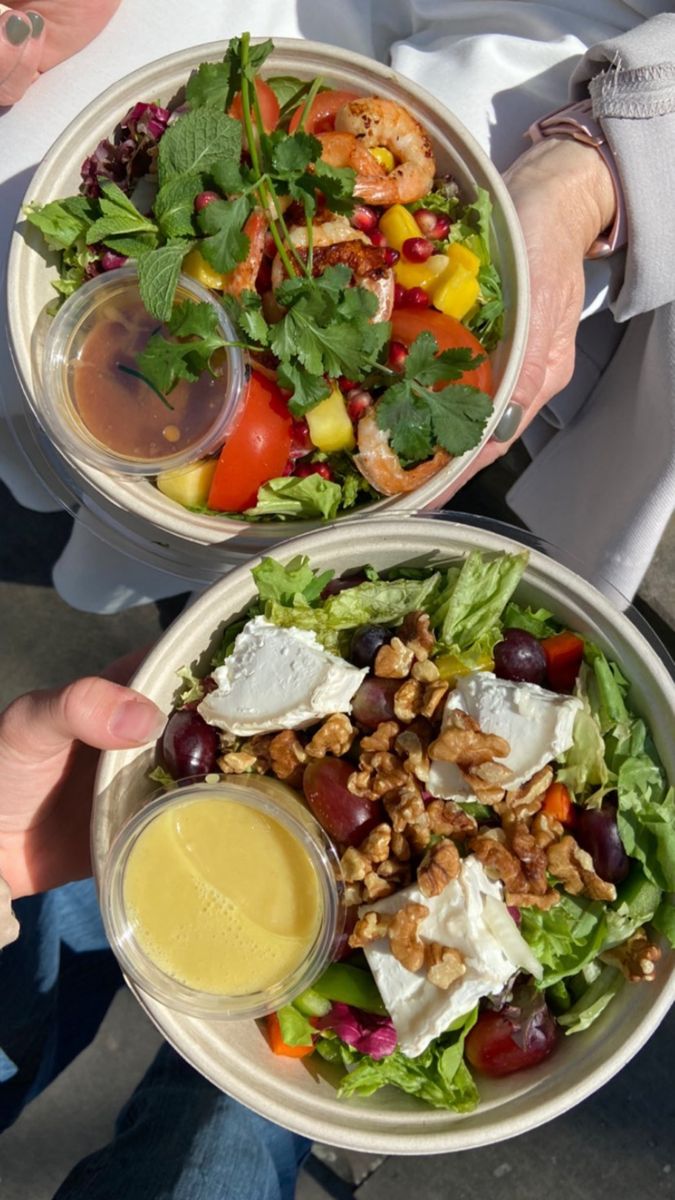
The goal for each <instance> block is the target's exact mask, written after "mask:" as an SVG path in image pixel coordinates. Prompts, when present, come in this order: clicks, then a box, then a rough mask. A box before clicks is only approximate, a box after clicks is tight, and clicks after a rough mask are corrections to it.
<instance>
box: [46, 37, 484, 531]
mask: <svg viewBox="0 0 675 1200" xmlns="http://www.w3.org/2000/svg"><path fill="white" fill-rule="evenodd" d="M272 50H273V43H272V42H271V41H265V42H257V43H253V42H251V41H250V38H249V36H248V34H244V35H243V36H242V37H241V38H234V39H232V41H231V42H230V44H229V48H228V51H227V53H226V55H225V57H224V59H223V61H222V62H216V63H209V62H207V63H202V64H201V65H200V66H199V67H198V68H197V69H196V70H195V71H194V72H193V74H192V75H191V76H190V78H189V79H188V80H187V81H186V86H185V88H183V89H181V92H180V93H179V94H178V95H177V96H176V97H175V98H174V100H172V101H171V102H170V103H169V104H168V105H167V106H166V107H163V106H161V105H158V104H156V103H155V102H151V101H145V100H143V101H139V102H138V103H137V104H135V105H134V106H133V107H132V108H131V109H130V111H129V112H128V113H127V114H126V115H125V116H123V117H122V119H121V120H120V123H119V124H118V125H117V127H116V128H115V130H114V133H113V134H112V136H111V137H110V138H106V139H104V140H103V141H102V142H101V143H100V144H99V145H98V146H97V147H96V149H95V150H94V151H93V153H92V154H90V155H89V156H88V157H87V158H86V159H85V161H84V162H83V165H82V172H81V174H82V183H81V187H80V191H79V194H78V195H76V196H70V197H67V198H65V199H59V200H54V201H52V202H50V203H48V204H44V205H35V204H28V205H27V206H26V207H25V210H24V215H25V217H26V220H27V221H28V222H29V223H30V224H31V225H34V226H36V227H37V228H38V229H39V230H40V231H41V233H42V235H43V237H44V240H45V242H46V245H47V247H48V248H49V249H50V250H52V251H56V252H57V254H58V257H59V278H58V279H57V280H56V282H55V287H56V289H57V291H58V293H59V296H60V297H67V296H69V295H71V294H72V293H73V292H75V291H77V290H78V289H79V288H80V287H81V286H82V285H83V284H84V283H86V282H87V280H89V279H92V278H95V277H97V276H99V275H101V274H103V273H105V272H108V271H114V270H116V269H117V268H118V267H120V266H122V265H123V264H125V263H127V262H129V261H131V262H133V263H136V264H137V269H138V285H139V291H140V298H141V300H142V302H143V305H144V306H145V309H146V310H147V313H148V314H150V316H151V317H152V318H153V322H154V323H155V327H154V331H153V332H152V333H151V335H150V336H149V337H148V335H147V332H146V340H145V344H144V345H143V346H142V348H141V349H140V350H138V349H137V348H136V349H135V350H134V355H135V357H133V358H132V359H131V360H130V361H129V362H127V361H126V359H124V361H123V362H118V363H117V364H116V365H117V367H118V368H119V370H118V371H115V363H114V362H113V363H112V364H111V366H110V371H111V373H114V374H115V383H116V386H117V388H123V389H127V390H129V391H131V392H133V394H134V396H135V397H136V399H137V401H138V404H141V403H143V404H147V405H154V406H157V405H160V406H161V405H164V406H165V407H168V408H171V407H172V399H171V397H172V393H174V389H176V388H177V387H178V390H179V392H180V390H181V387H182V389H183V390H184V389H185V381H187V382H189V383H192V382H194V381H196V380H197V379H199V378H201V376H203V375H204V374H206V378H207V379H208V378H209V373H210V374H211V376H213V377H214V378H215V379H217V378H218V375H219V371H222V369H223V368H222V364H223V361H224V360H223V355H224V354H226V353H227V348H228V345H232V343H228V342H227V341H226V339H225V336H224V334H223V332H222V329H221V328H220V326H219V324H218V319H217V317H218V314H217V311H216V310H214V308H213V306H212V305H210V304H209V303H206V302H203V303H196V302H192V303H189V305H188V303H187V302H183V303H181V304H178V303H177V302H176V289H177V287H178V284H179V275H180V273H181V272H182V273H184V274H185V275H188V276H191V277H192V278H194V279H196V280H197V281H198V282H199V283H201V284H202V285H203V286H204V287H206V288H208V289H209V290H210V291H211V292H212V293H213V295H214V297H216V298H217V299H218V301H219V302H221V303H222V304H223V306H224V307H225V309H226V310H227V313H228V315H229V317H230V318H231V321H232V323H233V326H234V328H235V330H236V338H237V342H236V344H237V345H238V346H240V347H241V348H243V349H244V351H245V353H246V355H247V356H248V365H249V372H248V380H247V385H246V388H245V390H244V394H243V395H242V397H241V400H240V406H239V415H238V418H237V419H236V421H235V424H234V427H233V428H232V429H231V431H230V432H229V434H228V436H227V438H226V440H225V443H224V445H223V447H222V449H221V450H220V452H219V453H218V454H216V455H213V456H210V457H207V458H205V459H200V460H199V461H197V462H195V463H193V464H192V465H191V466H188V467H181V468H180V469H174V470H170V471H165V472H161V473H159V474H158V475H156V477H155V479H156V484H157V486H158V488H159V489H160V490H161V491H162V492H163V493H164V494H165V495H166V496H168V497H169V498H170V499H172V500H174V501H176V502H178V503H180V504H182V505H184V506H185V507H187V508H190V509H192V510H195V511H198V512H206V513H213V514H219V513H220V514H225V515H228V516H236V517H239V518H242V519H245V520H254V521H255V520H268V519H270V518H273V519H289V518H294V517H295V518H303V519H306V518H315V519H316V518H325V519H332V518H334V517H335V516H336V514H337V513H338V512H340V511H344V510H346V509H350V508H352V507H354V506H355V505H359V504H362V503H367V502H369V501H372V500H374V499H377V498H378V497H380V496H382V495H385V496H395V495H398V494H401V493H405V492H409V491H412V490H414V489H415V488H417V487H419V486H421V485H422V484H424V483H425V482H427V481H428V480H429V479H430V478H432V477H433V475H435V474H436V473H437V472H438V471H439V470H441V468H442V467H443V466H445V465H446V463H448V461H449V460H450V458H451V457H453V456H459V455H462V454H464V453H465V452H466V451H468V450H470V449H472V448H474V447H475V446H477V445H478V444H479V442H480V440H481V436H482V433H483V430H484V428H485V425H486V422H487V420H488V417H489V415H490V413H491V410H492V402H491V399H490V397H491V394H492V390H493V386H492V373H491V366H490V361H489V358H488V354H489V352H490V351H491V350H492V349H493V348H494V347H495V345H496V344H497V343H498V341H499V340H500V338H501V336H502V329H503V301H502V290H501V282H500V278H499V274H498V271H497V269H496V267H495V264H494V261H493V253H492V247H491V242H490V213H491V204H490V198H489V196H488V194H487V192H485V191H484V190H483V189H480V188H478V189H477V191H476V195H475V196H473V197H470V198H467V197H461V196H460V194H459V189H458V187H457V184H456V182H455V181H454V180H453V179H452V178H451V177H449V176H444V177H439V175H438V174H437V166H436V161H435V156H434V151H433V148H432V145H431V142H430V140H429V137H428V135H427V133H426V131H425V130H424V129H423V128H422V126H421V125H420V124H419V122H418V121H417V120H416V118H415V117H414V116H413V115H412V114H411V113H410V112H409V111H408V109H407V108H406V107H405V105H403V104H401V103H396V102H394V101H392V100H389V99H386V98H384V97H381V96H373V95H371V96H362V95H357V94H356V93H355V92H351V91H344V90H342V89H340V88H335V87H332V86H331V84H330V80H326V79H323V78H320V77H316V78H314V79H311V80H301V79H295V78H290V77H288V76H275V75H271V74H270V75H267V76H266V77H265V78H263V77H262V75H261V69H262V68H263V67H264V65H265V63H266V61H267V59H268V56H269V55H270V53H271V52H272ZM111 320H112V318H111ZM115 321H116V325H119V324H120V321H119V318H116V319H115ZM123 323H124V322H123V321H122V324H123ZM99 333H100V331H99ZM114 334H119V330H118V329H111V330H110V338H106V337H105V336H103V339H102V340H103V341H104V342H106V341H107V342H110V341H111V338H112V340H113V341H114V337H113V335H114ZM118 357H119V356H118ZM120 372H121V373H120ZM179 385H180V386H179ZM211 391H213V389H211ZM176 394H178V393H176ZM120 403H121V401H120ZM159 415H160V416H161V417H162V421H161V424H162V425H163V426H164V424H165V422H166V421H168V423H166V430H167V431H168V432H166V437H167V438H168V439H169V442H170V444H167V446H166V447H165V451H166V452H167V453H168V452H169V451H171V453H174V452H178V451H180V450H181V449H182V448H183V446H182V444H181V438H183V437H185V436H186V435H185V434H184V432H183V430H182V428H181V427H180V422H178V423H177V422H176V421H172V420H170V419H168V418H166V417H165V414H164V412H163V409H162V408H160V410H159ZM187 445H188V446H189V443H187ZM153 457H157V452H156V451H153Z"/></svg>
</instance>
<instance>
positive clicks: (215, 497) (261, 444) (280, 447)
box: [208, 371, 293, 512]
mask: <svg viewBox="0 0 675 1200" xmlns="http://www.w3.org/2000/svg"><path fill="white" fill-rule="evenodd" d="M292 427H293V420H292V418H291V415H290V413H289V411H288V406H287V404H286V402H285V400H284V399H283V397H282V395H281V392H280V390H279V388H278V386H277V384H276V383H274V381H273V380H271V379H266V378H265V377H264V376H263V375H260V374H259V373H258V372H257V371H254V372H253V374H252V375H251V378H250V380H249V382H248V387H247V389H246V395H245V397H244V402H243V404H242V406H241V411H240V413H239V417H238V418H237V423H236V425H235V426H234V429H233V430H232V432H231V433H230V434H229V436H228V439H227V441H226V442H225V445H224V446H223V448H222V450H221V452H220V458H219V459H218V465H217V467H216V472H215V475H214V476H213V481H212V483H211V488H210V490H209V498H208V506H209V508H213V509H216V511H218V512H243V511H244V509H245V508H251V506H252V505H253V504H255V501H256V496H257V494H258V488H259V487H260V485H261V484H262V483H267V480H268V479H276V478H277V476H278V475H281V474H282V472H283V470H284V467H285V466H286V463H287V462H288V455H289V452H290V449H291V430H292Z"/></svg>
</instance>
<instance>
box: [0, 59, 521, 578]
mask: <svg viewBox="0 0 675 1200" xmlns="http://www.w3.org/2000/svg"><path fill="white" fill-rule="evenodd" d="M275 46H276V49H275V51H274V53H273V55H272V56H271V58H270V59H269V60H268V62H267V63H266V64H265V71H264V74H293V75H297V76H301V77H304V78H312V77H313V76H315V75H317V74H321V75H324V76H325V77H326V78H327V79H328V80H330V81H332V82H333V83H335V84H336V85H337V86H338V87H342V88H351V89H353V90H355V91H360V92H363V93H367V92H369V91H372V92H373V93H377V94H379V95H382V96H386V97H389V98H391V99H393V100H399V101H401V102H402V103H404V104H405V105H406V106H407V107H408V109H409V110H410V111H411V112H412V113H413V114H414V115H415V116H416V117H417V118H418V119H419V120H420V121H421V122H422V124H423V125H424V127H425V129H426V130H427V131H428V132H429V134H430V136H431V139H432V141H433V143H434V147H435V150H436V153H437V158H438V167H439V171H441V172H443V171H448V170H451V171H452V172H453V174H454V175H455V177H456V179H457V181H458V183H459V185H460V188H461V190H462V193H463V194H464V195H466V196H467V197H471V196H473V195H474V194H475V188H476V186H477V185H479V186H481V187H484V188H487V189H488V191H489V192H490V195H491V197H492V201H493V208H494V216H493V233H494V242H495V246H496V249H497V255H496V259H497V263H498V265H499V267H500V270H501V273H502V277H503V281H504V296H505V301H506V322H505V337H504V340H503V341H502V343H501V344H500V346H499V347H498V348H497V350H496V351H495V353H494V355H493V356H492V362H493V372H494V377H495V384H496V391H495V397H494V409H493V413H492V416H491V418H490V420H489V422H488V425H487V427H486V430H485V435H484V438H487V437H489V436H490V434H491V433H492V431H493V429H494V428H495V427H496V425H497V422H498V421H499V418H500V417H501V416H502V415H503V413H504V410H505V408H506V405H507V403H508V400H509V398H510V396H511V394H512V391H513V388H514V385H515V382H516V379H517V376H518V371H519V368H520V365H521V362H522V356H523V352H524V346H525V338H526V332H527V321H528V269H527V260H526V255H525V249H524V245H523V241H522V235H521V232H520V227H519V224H518V220H517V217H516V215H515V211H514V209H513V205H512V203H511V200H510V198H509V195H508V192H507V191H506V188H505V186H504V184H503V182H502V179H501V177H500V175H499V172H498V171H497V170H496V168H495V167H493V165H492V164H491V162H490V161H489V159H488V158H487V156H486V155H485V154H484V152H483V151H482V150H481V148H480V147H479V146H478V144H477V143H476V142H475V141H474V139H473V138H472V137H471V135H470V134H469V133H468V131H467V130H466V129H465V128H464V126H463V125H461V124H460V122H459V121H457V120H456V118H455V117H453V116H452V114H451V113H450V112H449V111H448V110H447V109H446V108H445V107H444V106H442V105H441V104H439V103H438V102H437V101H436V100H435V99H434V97H433V96H431V95H430V94H429V93H428V92H426V91H424V90H423V89H421V88H419V87H418V86H417V85H416V84H413V83H411V82H410V81H409V80H405V79H403V78H402V77H401V76H399V75H397V74H396V73H395V72H393V71H391V70H390V69H389V68H388V67H385V66H382V65H380V64H378V63H375V62H373V61H372V60H371V59H368V58H364V57H362V56H361V55H358V54H353V53H352V52H351V51H349V52H348V51H343V50H336V49H334V48H333V47H330V46H326V45H322V44H320V43H317V42H307V41H300V40H294V39H276V40H275ZM226 47H227V43H226V42H216V43H209V44H207V45H204V46H196V47H191V48H190V49H188V50H182V51H180V52H179V53H177V54H172V55H169V56H168V57H166V58H163V59H160V60H159V61H158V62H155V63H152V64H150V65H149V66H146V67H143V68H142V69H141V70H139V71H135V72H134V73H133V74H131V75H128V76H126V78H125V79H122V80H121V81H120V82H119V83H117V84H115V85H114V86H113V87H111V88H109V89H108V90H107V91H106V92H104V93H103V94H102V95H101V96H100V97H99V98H98V99H97V100H95V101H93V103H92V104H90V105H89V106H88V107H87V108H86V109H85V110H84V111H83V112H82V113H81V114H80V116H79V117H77V119H76V120H75V121H73V122H72V124H71V125H70V126H69V127H68V128H67V129H66V130H65V131H64V133H63V134H62V135H61V137H60V138H59V139H58V140H57V141H56V142H55V144H54V145H53V146H52V148H51V150H50V151H49V153H48V154H47V156H46V158H45V159H44V160H43V162H42V164H41V165H40V167H39V169H38V170H37V172H36V174H35V176H34V177H33V180H32V181H31V184H30V187H29V188H28V191H27V193H26V196H25V198H24V202H26V203H27V202H28V201H30V202H33V203H37V204H44V203H46V202H47V201H49V200H54V199H56V198H58V197H60V196H66V195H69V194H72V193H74V192H76V191H77V190H78V187H79V184H80V167H81V164H82V161H83V159H84V158H85V157H86V155H87V153H89V152H91V151H92V150H93V149H94V148H95V147H96V145H97V144H98V142H99V141H100V139H101V138H103V137H108V136H109V135H110V134H111V133H112V130H113V128H114V126H115V125H116V124H117V122H118V121H119V120H120V119H121V118H122V117H123V116H124V114H125V113H126V112H127V110H128V109H129V107H130V106H131V105H132V104H133V103H134V102H135V101H137V100H142V99H146V100H159V101H160V102H162V103H165V102H167V101H168V100H169V99H170V98H171V97H172V96H174V95H175V94H176V92H177V91H178V90H179V88H180V87H181V86H182V85H183V84H184V83H185V82H186V80H187V78H188V76H189V74H190V72H191V70H192V69H193V68H194V67H196V66H197V65H198V64H199V63H200V62H203V61H206V60H217V59H220V58H222V56H223V53H224V51H225V49H226ZM55 275H56V268H55V265H54V258H53V256H52V257H51V259H50V258H49V256H47V262H46V261H45V250H44V243H43V241H42V237H41V235H40V234H39V232H38V230H36V229H34V228H33V227H32V226H28V225H27V224H26V223H25V222H21V223H20V225H19V227H18V230H17V231H16V232H15V233H14V236H13V239H12V244H11V249H10V256H9V266H8V277H7V287H8V311H9V334H10V345H11V348H12V353H13V357H14V362H15V365H16V369H17V372H18V375H19V379H20V381H21V385H22V387H23V390H24V393H25V395H26V397H27V398H28V400H29V401H30V398H31V397H32V396H33V395H34V391H35V376H36V366H35V364H36V361H38V360H39V355H40V353H41V344H42V340H43V337H44V328H45V318H44V315H43V313H44V307H45V305H46V304H47V303H48V302H49V301H50V300H53V298H54V292H53V289H52V288H51V286H50V281H51V279H52V278H54V277H55ZM19 298H20V299H19ZM22 441H23V446H24V449H25V450H26V452H27V453H28V454H29V456H30V457H31V458H32V459H33V461H34V462H35V467H36V470H37V471H38V472H39V471H40V470H41V459H42V457H43V456H42V455H40V454H39V452H38V451H37V450H36V448H35V442H34V439H33V438H31V437H30V436H29V435H28V434H24V437H23V438H22ZM476 453H477V449H476V450H473V451H470V452H469V453H468V454H466V455H464V456H463V457H462V458H461V459H456V460H454V461H453V462H451V463H450V464H448V466H447V467H445V468H444V469H443V470H442V471H440V472H439V473H438V474H437V475H436V476H434V478H433V479H432V480H430V481H429V483H427V484H426V485H425V486H424V487H422V488H419V489H418V490H417V491H415V492H414V493H412V495H409V496H405V497H401V498H398V499H397V498H394V499H383V500H381V501H378V502H376V503H373V504H372V505H369V506H368V510H367V511H368V512H370V513H373V512H375V511H383V510H384V511H386V512H390V511H392V510H394V511H395V512H400V511H412V510H417V509H426V508H440V507H441V506H442V504H443V503H444V502H445V500H446V499H447V498H448V497H449V495H450V493H451V492H452V491H454V490H455V488H456V484H457V480H458V479H459V477H460V476H461V475H462V473H463V472H464V471H465V470H466V467H467V465H468V463H469V462H470V460H471V459H472V458H473V457H474V456H475V454H476ZM50 457H51V458H52V461H54V456H53V454H51V453H50ZM57 461H58V460H57ZM61 461H62V465H63V473H64V474H65V475H68V476H70V478H71V480H73V482H74V485H75V488H76V490H77V492H79V494H80V496H81V498H82V499H83V500H84V503H85V504H86V505H88V506H90V507H92V508H95V509H96V511H97V512H100V513H103V514H104V515H106V516H107V518H108V519H109V521H110V523H111V525H114V526H115V527H116V528H117V529H120V528H122V529H127V530H128V532H129V539H130V543H131V544H132V545H133V553H134V556H135V557H139V555H142V553H143V547H144V545H145V546H148V547H149V548H150V552H151V555H152V561H153V562H154V563H155V565H156V559H157V556H158V554H159V557H160V559H163V560H164V561H165V564H166V566H167V569H178V570H179V571H180V570H181V569H183V564H185V563H187V573H188V574H189V572H190V569H192V570H193V573H194V572H195V571H196V570H197V565H193V564H198V569H199V575H198V577H199V578H200V579H208V578H211V579H213V578H217V577H218V575H219V574H220V573H221V572H222V568H223V566H224V565H232V564H233V563H235V564H236V563H239V562H243V561H245V559H246V558H247V557H249V556H250V555H252V554H258V553H261V552H264V550H265V549H266V548H268V547H269V546H271V545H273V544H274V543H276V542H278V541H279V540H280V539H282V538H284V537H289V536H293V535H294V534H296V533H298V534H299V533H303V532H306V531H307V530H309V529H311V528H313V527H315V526H313V525H312V524H310V523H307V522H302V523H301V522H293V523H286V524H284V523H278V522H272V521H270V522H264V523H262V522H261V523H258V524H246V523H243V522H241V521H233V520H229V519H226V518H219V517H211V516H208V515H204V514H197V513H191V512H189V511H188V510H187V509H184V508H181V506H180V505H178V504H176V503H174V502H172V501H171V500H169V499H168V498H167V497H165V496H163V495H162V494H161V493H160V492H159V491H158V490H157V489H156V488H155V487H154V486H153V485H152V484H151V483H150V482H149V481H148V480H131V479H129V478H123V477H121V476H117V475H112V474H107V473H104V472H102V471H100V470H97V469H96V468H93V467H88V466H87V465H86V464H85V463H83V462H78V461H77V460H75V459H72V458H71V459H69V460H68V461H67V462H66V461H63V460H61ZM361 511H362V512H365V511H366V509H365V508H364V509H362V510H361ZM205 548H206V549H207V550H208V554H206V555H205V554H204V549H205ZM193 551H194V553H193Z"/></svg>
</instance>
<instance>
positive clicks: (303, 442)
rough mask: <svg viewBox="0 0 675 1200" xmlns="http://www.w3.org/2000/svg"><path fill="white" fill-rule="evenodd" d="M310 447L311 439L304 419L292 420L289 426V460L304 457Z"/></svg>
mask: <svg viewBox="0 0 675 1200" xmlns="http://www.w3.org/2000/svg"><path fill="white" fill-rule="evenodd" d="M311 449H312V439H311V438H310V436H309V425H308V424H307V422H306V421H305V420H304V419H303V420H301V421H294V422H293V424H292V426H291V451H290V461H291V462H295V461H296V460H297V459H298V458H304V456H305V455H306V454H309V453H310V451H311Z"/></svg>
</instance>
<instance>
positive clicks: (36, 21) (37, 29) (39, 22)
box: [26, 12, 45, 38]
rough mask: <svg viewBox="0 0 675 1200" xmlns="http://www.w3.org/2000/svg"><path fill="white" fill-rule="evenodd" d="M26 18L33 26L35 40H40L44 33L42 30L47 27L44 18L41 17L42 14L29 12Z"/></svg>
mask: <svg viewBox="0 0 675 1200" xmlns="http://www.w3.org/2000/svg"><path fill="white" fill-rule="evenodd" d="M26 16H27V17H28V20H29V21H30V23H31V25H32V26H33V35H32V36H33V37H34V38H38V37H39V36H40V34H41V33H42V30H43V29H44V27H45V22H44V17H41V16H40V14H39V13H36V12H27V13H26Z"/></svg>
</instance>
